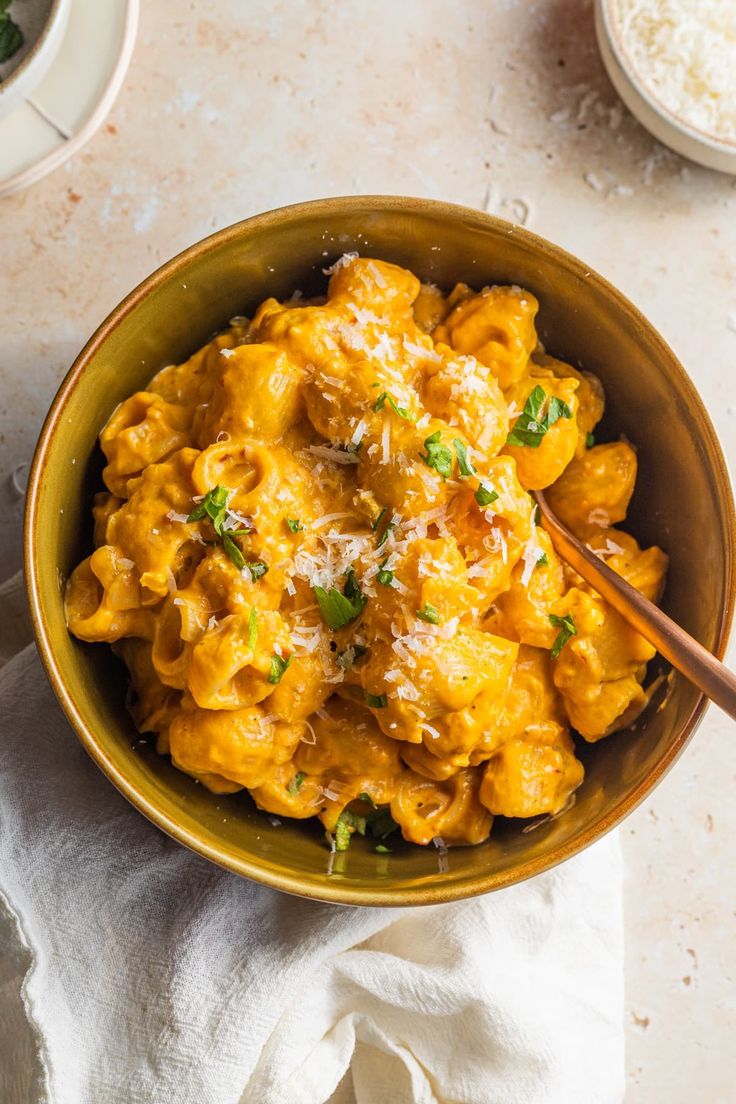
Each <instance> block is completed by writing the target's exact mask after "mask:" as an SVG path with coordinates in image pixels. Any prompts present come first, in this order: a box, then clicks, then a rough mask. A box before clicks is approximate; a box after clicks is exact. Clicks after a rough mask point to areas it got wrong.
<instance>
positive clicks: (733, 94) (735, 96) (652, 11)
mask: <svg viewBox="0 0 736 1104" xmlns="http://www.w3.org/2000/svg"><path fill="white" fill-rule="evenodd" d="M614 10H615V15H616V18H617V20H618V24H619V27H620V31H621V39H622V42H623V47H624V51H625V53H626V54H627V55H628V58H629V61H630V62H631V64H632V65H633V67H634V69H635V70H636V72H637V74H638V75H639V77H640V78H641V80H642V81H643V83H644V85H645V86H646V88H647V89H648V91H649V92H650V93H651V94H652V95H653V96H654V97H655V98H656V99H657V100H659V102H660V103H661V104H662V105H663V106H664V107H665V108H667V109H668V110H669V111H671V112H673V113H674V114H675V115H678V116H680V118H681V119H682V120H683V121H685V122H686V123H689V124H690V125H691V126H693V127H695V128H697V129H698V130H701V131H705V132H706V133H707V134H709V135H711V136H712V137H714V138H717V139H720V140H722V141H723V140H725V141H727V142H734V143H736V4H734V3H733V0H615V4H614Z"/></svg>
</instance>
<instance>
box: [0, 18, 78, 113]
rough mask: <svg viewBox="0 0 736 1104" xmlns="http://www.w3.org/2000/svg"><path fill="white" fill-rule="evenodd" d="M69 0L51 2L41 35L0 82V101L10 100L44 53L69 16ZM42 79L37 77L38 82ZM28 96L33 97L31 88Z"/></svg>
mask: <svg viewBox="0 0 736 1104" xmlns="http://www.w3.org/2000/svg"><path fill="white" fill-rule="evenodd" d="M69 9H70V0H51V3H50V4H49V12H48V15H47V16H46V22H45V23H44V25H43V27H42V28H41V33H40V35H39V36H38V38H36V39H35V40H34V42H33V45H32V46H31V48H30V50H29V51H28V53H27V54H26V56H25V57H24V58H23V60H22V61H21V63H20V65H18V66H16V68H15V69H11V71H10V72H9V73H8V75H7V77H5V79H4V80H2V81H0V100H2V99H3V97H5V98H6V99H8V100H10V99H11V98H12V96H13V94H14V92H15V91H16V89H17V87H18V85H19V84H22V83H23V82H24V79H25V76H24V75H25V74H27V73H28V72H29V71H30V70H31V69H33V67H34V66H35V64H36V61H37V59H38V58H40V57H41V56H42V54H43V53H44V52H45V51H46V49H47V48H48V46H49V43H50V42H51V40H52V37H53V36H54V35H55V34H56V33H57V28H58V27H59V24H60V23H61V21H62V20H65V19H66V17H67V16H68V14H69ZM41 79H42V75H41V77H39V82H40V80H41ZM27 95H28V96H31V95H33V88H30V89H28V92H27Z"/></svg>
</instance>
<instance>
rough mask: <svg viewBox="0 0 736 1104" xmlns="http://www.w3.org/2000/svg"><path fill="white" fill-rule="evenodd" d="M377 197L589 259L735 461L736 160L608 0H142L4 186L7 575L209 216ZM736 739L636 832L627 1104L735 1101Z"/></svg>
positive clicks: (723, 723) (687, 762)
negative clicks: (477, 212)
mask: <svg viewBox="0 0 736 1104" xmlns="http://www.w3.org/2000/svg"><path fill="white" fill-rule="evenodd" d="M361 192H362V193H377V192H384V193H391V192H393V193H402V194H409V195H417V196H429V197H433V198H440V199H447V200H452V201H455V202H458V203H464V204H467V205H469V206H472V207H480V208H483V209H485V210H489V211H493V212H495V213H497V214H500V215H502V216H504V217H507V218H511V219H514V220H515V221H519V222H524V223H525V224H526V225H527V226H528V227H530V228H531V229H533V230H536V231H538V232H539V233H541V234H543V235H545V236H546V237H549V238H552V239H553V240H555V241H557V242H559V243H560V244H561V245H562V246H564V247H565V248H567V249H569V250H571V251H572V252H573V253H576V254H577V255H579V256H580V257H582V258H584V259H585V260H586V261H587V262H588V263H589V264H590V265H591V266H592V267H594V268H597V269H598V270H599V271H600V272H602V273H603V274H604V275H605V276H607V277H609V278H610V279H611V280H612V281H613V282H614V283H615V284H617V285H618V286H619V287H620V288H621V289H622V290H623V291H624V292H625V293H626V294H627V295H628V296H629V297H630V298H631V299H633V301H634V302H635V303H636V304H637V305H638V306H639V307H641V308H642V309H643V311H644V312H645V314H647V315H648V316H649V318H650V319H651V320H652V321H653V322H654V324H655V325H656V326H657V327H658V328H659V329H660V330H661V331H662V333H663V334H664V335H665V337H666V338H667V340H668V341H669V342H670V343H671V344H672V346H673V347H674V349H675V351H676V352H677V353H678V354H679V356H680V357H681V359H682V360H683V362H684V363H685V365H686V367H687V368H688V370H689V371H690V373H691V375H692V377H693V379H694V380H695V382H696V384H697V386H698V387H699V389H700V391H701V393H702V394H703V396H704V398H705V401H706V403H707V405H708V408H709V410H710V412H711V415H712V417H713V420H714V422H715V425H716V427H717V429H718V431H719V433H720V435H721V439H722V441H723V443H724V446H725V448H726V451H727V454H728V457H729V461H730V463H731V466H732V469H733V466H734V463H736V392H735V390H734V367H733V366H734V362H736V179H732V178H729V177H727V176H721V175H718V174H716V173H712V172H709V171H707V170H705V169H699V168H697V167H696V166H694V165H690V164H687V163H686V162H684V161H682V160H681V159H680V158H679V157H677V156H676V155H674V154H671V153H669V152H668V151H667V150H665V149H664V148H663V147H661V146H659V145H658V144H657V143H656V142H655V141H654V140H653V139H651V138H650V137H649V136H648V135H647V134H646V133H645V132H644V131H643V130H642V129H641V128H640V127H639V126H638V124H637V123H636V122H635V121H634V120H633V119H632V118H631V117H630V116H629V115H628V113H627V112H626V110H625V109H624V108H623V107H622V105H621V104H620V102H619V100H618V98H617V96H616V94H615V92H614V91H613V89H612V87H611V85H610V84H609V82H608V80H607V78H606V75H605V73H604V71H603V68H602V66H601V62H600V60H599V57H598V54H597V50H596V46H595V40H594V35H593V26H592V12H591V6H590V0H536V2H534V0H485V2H481V0H456V2H454V3H450V0H404V2H403V3H396V2H390V0H374V2H373V3H372V4H366V3H359V2H358V0H343V3H341V4H332V3H329V2H327V0H310V2H306V0H302V2H301V3H300V2H297V0H292V2H291V3H286V2H285V0H247V2H245V0H210V2H209V3H207V4H197V3H194V2H191V3H183V4H177V5H172V4H167V3H165V2H164V0H147V2H146V3H145V4H144V5H143V13H142V22H141V28H140V35H139V40H138V44H137V47H136V52H135V55H134V58H133V63H132V66H131V69H130V72H129V75H128V78H127V81H126V84H125V86H124V89H123V92H122V94H121V95H120V98H119V100H118V102H117V104H116V106H115V108H114V109H113V112H112V114H111V116H110V118H109V120H108V123H107V125H106V126H104V127H103V128H102V130H101V131H100V132H99V133H98V134H97V136H96V137H95V138H94V139H93V140H92V141H91V142H90V144H89V145H88V146H87V147H86V149H85V150H84V151H83V152H82V153H81V154H79V155H78V156H76V157H75V158H74V159H73V160H72V161H70V162H69V163H68V164H67V165H66V167H65V168H63V169H60V170H57V171H56V172H55V173H53V174H52V175H51V176H49V177H47V178H46V179H45V180H44V181H42V182H41V183H40V184H38V185H36V186H35V187H34V188H32V189H31V190H29V191H27V192H25V193H23V194H20V195H16V196H14V197H11V198H6V199H4V200H0V242H1V243H2V244H1V245H0V258H1V264H0V304H1V305H0V317H1V318H2V343H1V344H0V350H1V351H0V383H1V388H0V556H1V557H2V558H1V559H0V576H5V575H7V574H10V572H11V571H12V570H13V569H14V568H15V566H16V565H17V564H18V562H19V557H20V541H19V529H18V525H17V521H18V519H19V517H20V496H19V495H18V493H17V491H16V485H20V484H22V481H23V476H24V471H23V468H22V466H21V467H19V465H22V464H23V463H24V462H25V461H27V460H28V459H29V458H30V455H31V452H32V449H33V444H34V441H35V437H36V434H37V432H38V429H39V426H40V423H41V420H42V418H43V415H44V413H45V410H46V408H47V406H48V404H49V402H50V399H51V397H52V395H53V392H54V391H55V389H56V386H57V384H58V382H59V380H60V379H61V377H62V375H63V374H64V372H65V371H66V370H67V368H68V366H69V364H70V363H71V360H72V359H73V357H74V355H75V353H76V352H77V351H78V349H79V347H80V346H81V344H82V343H83V342H84V340H85V339H86V338H87V337H88V336H89V334H90V333H91V331H92V330H93V329H94V327H95V326H96V325H97V324H98V322H100V321H101V320H102V318H104V316H105V315H106V314H107V313H108V311H109V310H110V309H111V308H112V307H113V306H114V305H115V304H116V303H117V302H118V300H119V299H120V298H121V297H122V296H123V295H124V294H125V293H126V292H127V291H128V290H130V288H131V287H133V286H134V285H135V284H136V283H138V281H139V280H140V279H142V278H143V277H144V276H145V275H147V274H148V273H149V272H150V271H151V270H152V269H153V268H154V267H155V266H157V265H158V264H159V263H160V262H162V261H163V260H165V259H167V258H168V257H169V256H171V255H172V254H174V253H176V252H177V251H178V250H179V249H181V248H183V247H184V246H186V245H189V244H190V243H191V242H193V241H195V240H197V239H198V238H201V237H203V236H204V235H206V234H208V233H210V232H211V231H212V230H215V229H217V228H219V227H222V226H225V225H227V224H228V223H231V222H234V221H236V220H238V219H241V218H244V217H246V216H247V215H250V214H253V213H255V212H257V211H260V210H265V209H267V208H270V207H275V206H278V205H280V204H283V203H289V202H293V201H296V200H301V199H308V198H314V197H317V196H325V195H339V194H348V193H361ZM731 662H732V663H733V662H734V656H733V653H732V655H731ZM735 735H736V732H735V730H734V726H733V725H732V724H730V723H729V722H728V721H727V720H726V719H725V717H724V716H723V715H721V714H719V713H718V712H717V711H716V710H715V709H713V710H712V711H711V712H710V714H709V715H708V717H707V719H706V720H705V722H704V723H703V725H702V727H701V729H700V731H699V733H698V735H697V738H696V740H695V741H694V744H693V745H692V747H691V749H690V750H689V751H688V752H687V754H686V755H685V756H684V757H683V759H681V760H680V762H679V764H678V765H677V766H676V767H675V769H674V770H673V771H672V772H671V774H670V775H669V776H668V778H667V779H666V780H665V781H664V783H663V784H662V785H661V786H660V787H659V789H658V790H657V791H656V793H655V795H654V796H653V798H652V799H651V800H650V801H648V802H647V803H646V804H645V805H644V806H643V807H642V808H640V809H639V811H638V812H637V813H636V814H635V815H634V816H632V817H631V818H630V819H629V820H628V821H627V822H626V824H625V826H624V827H623V829H622V838H623V845H624V853H625V860H626V870H627V880H626V900H625V908H626V937H627V960H626V987H627V1011H626V1017H627V1033H628V1070H629V1092H628V1096H627V1101H629V1102H634V1101H636V1102H639V1101H642V1102H645V1104H658V1102H660V1101H662V1102H664V1101H667V1104H693V1102H697V1104H727V1102H728V1104H731V1102H733V1101H736V1088H734V1085H735V1084H736V1074H735V1070H734V1059H733V1039H734V1029H735V1028H736V997H735V996H734V992H735V990H734V971H735V968H736V897H735V895H734V884H735V882H736V879H735V878H734V874H735V873H736V862H735V861H734V846H733V840H734V838H735V837H736V802H735V801H734V799H733V792H734V791H733V787H734V782H735V781H736V740H735V739H734V736H735Z"/></svg>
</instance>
